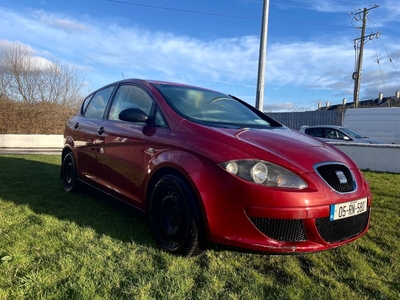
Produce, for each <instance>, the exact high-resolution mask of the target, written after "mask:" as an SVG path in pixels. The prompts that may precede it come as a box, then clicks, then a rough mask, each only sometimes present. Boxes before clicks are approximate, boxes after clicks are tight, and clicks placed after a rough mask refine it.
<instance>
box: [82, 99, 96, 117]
mask: <svg viewBox="0 0 400 300" xmlns="http://www.w3.org/2000/svg"><path fill="white" fill-rule="evenodd" d="M92 98H93V95H90V96H89V97H87V98H86V99H85V100H84V101H83V103H82V110H81V113H82V114H84V113H85V111H86V109H87V107H88V105H89V102H90V100H92Z"/></svg>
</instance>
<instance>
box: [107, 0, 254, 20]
mask: <svg viewBox="0 0 400 300" xmlns="http://www.w3.org/2000/svg"><path fill="white" fill-rule="evenodd" d="M106 1H108V2H115V3H121V4H128V5H134V6H142V7H148V8H156V9H164V10H173V11H179V12H184V13H191V14H200V15H210V16H216V17H226V18H236V19H248V20H260V18H254V17H244V16H233V15H225V14H218V13H212V12H204V11H197V10H188V9H180V8H172V7H165V6H158V5H148V4H142V3H135V2H128V1H121V0H106Z"/></svg>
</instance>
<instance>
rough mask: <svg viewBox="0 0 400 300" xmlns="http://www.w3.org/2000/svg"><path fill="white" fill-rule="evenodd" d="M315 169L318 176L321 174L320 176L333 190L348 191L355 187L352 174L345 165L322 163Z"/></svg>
mask: <svg viewBox="0 0 400 300" xmlns="http://www.w3.org/2000/svg"><path fill="white" fill-rule="evenodd" d="M316 171H317V173H318V174H319V176H321V178H322V179H323V180H324V181H325V182H326V183H327V184H328V185H329V186H331V187H332V188H333V189H334V190H335V191H338V192H340V193H348V192H351V191H354V190H355V189H356V183H355V181H354V179H353V176H352V175H351V172H350V170H349V169H348V168H347V167H346V166H345V165H342V164H323V165H319V166H317V167H316ZM343 175H344V177H343ZM341 176H342V178H341ZM341 179H342V181H341Z"/></svg>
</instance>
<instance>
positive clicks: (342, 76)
mask: <svg viewBox="0 0 400 300" xmlns="http://www.w3.org/2000/svg"><path fill="white" fill-rule="evenodd" d="M371 4H372V3H370V2H364V1H361V0H348V1H347V0H335V1H334V0H270V1H269V24H268V41H267V57H266V74H265V92H264V110H266V111H296V110H308V109H311V110H313V109H316V108H317V105H318V102H321V103H322V105H325V103H326V102H327V101H329V102H330V103H331V104H339V103H341V102H342V99H343V98H347V101H348V102H351V101H352V99H353V88H354V81H353V80H352V78H351V75H352V73H353V71H354V68H355V51H354V46H353V40H354V39H355V38H357V37H360V30H359V29H357V28H356V27H360V26H361V22H360V21H357V20H355V18H354V15H353V14H349V13H355V12H358V11H359V10H357V9H363V8H364V7H366V8H370V7H371ZM376 4H378V5H379V7H378V8H375V9H372V10H371V11H370V12H369V14H368V22H367V32H366V34H370V33H375V32H377V31H380V32H381V35H380V36H379V38H378V39H373V40H371V41H368V42H367V43H366V44H365V50H364V60H363V72H362V81H361V91H360V100H364V99H371V98H377V97H378V94H379V93H380V92H382V93H383V94H384V96H391V95H394V94H395V91H396V90H398V89H400V74H399V72H400V47H399V45H400V4H399V2H398V0H381V1H380V2H377V3H376ZM262 7H263V1H262V0H185V1H183V0H175V1H162V0H121V1H119V0H115V1H107V0H84V1H82V0H79V1H78V0H68V1H65V0H46V1H35V0H18V1H15V0H2V1H1V2H0V42H1V43H2V45H3V46H7V45H10V44H13V43H20V44H22V45H23V46H24V47H26V48H27V49H30V50H31V51H32V53H34V55H35V56H36V57H37V58H38V59H42V60H43V59H48V58H50V57H56V58H58V59H59V60H62V61H64V62H67V63H71V64H74V65H76V66H77V67H78V68H79V70H80V71H81V72H82V73H83V74H85V80H86V81H87V87H86V89H87V92H90V91H93V90H95V89H97V88H99V87H101V86H103V85H105V84H108V83H110V82H113V81H117V80H120V79H122V76H124V77H125V78H144V79H157V80H167V81H176V82H182V83H188V84H194V85H198V86H203V87H207V88H211V89H215V90H218V91H222V92H225V93H230V94H233V95H235V96H238V97H240V98H242V99H244V100H246V101H247V102H248V103H250V104H252V105H254V104H255V94H256V85H257V68H258V53H259V36H260V29H261V16H262ZM378 60H379V64H378V63H377V61H378ZM84 92H85V91H84Z"/></svg>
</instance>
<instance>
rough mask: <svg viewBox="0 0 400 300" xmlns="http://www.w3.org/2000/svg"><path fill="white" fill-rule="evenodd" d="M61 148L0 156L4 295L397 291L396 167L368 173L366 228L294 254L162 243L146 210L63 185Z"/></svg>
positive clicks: (266, 295)
mask: <svg viewBox="0 0 400 300" xmlns="http://www.w3.org/2000/svg"><path fill="white" fill-rule="evenodd" d="M59 165H60V158H59V156H52V155H26V156H23V155H20V156H18V155H1V156H0V300H3V299H12V300H14V299H90V300H92V299H399V298H400V218H399V211H400V188H399V187H398V184H399V182H400V174H384V173H373V172H365V173H364V174H365V176H366V178H367V179H368V180H369V181H370V183H371V187H372V191H373V194H374V202H373V210H372V221H371V229H370V231H369V233H368V234H367V235H366V236H364V237H362V238H360V239H358V240H357V241H355V242H353V243H351V244H349V245H346V246H344V247H341V248H338V249H334V250H330V251H326V252H320V253H316V254H307V255H300V256H268V255H255V254H244V253H238V252H229V251H214V250H209V251H207V252H205V253H204V254H203V255H201V256H199V257H195V258H182V257H174V256H172V255H169V254H167V253H164V252H162V251H160V250H159V248H158V247H157V246H156V244H155V242H154V240H153V239H152V237H151V234H150V231H149V229H148V226H147V223H146V218H145V217H144V216H143V215H141V214H139V213H138V212H136V211H135V210H133V209H130V208H127V207H126V206H125V205H123V204H121V203H119V202H117V201H115V200H112V199H109V198H107V197H106V196H103V195H102V194H99V193H97V192H94V191H91V190H88V191H86V192H83V193H81V194H67V193H65V192H64V191H63V190H62V188H61V182H60V180H59Z"/></svg>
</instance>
